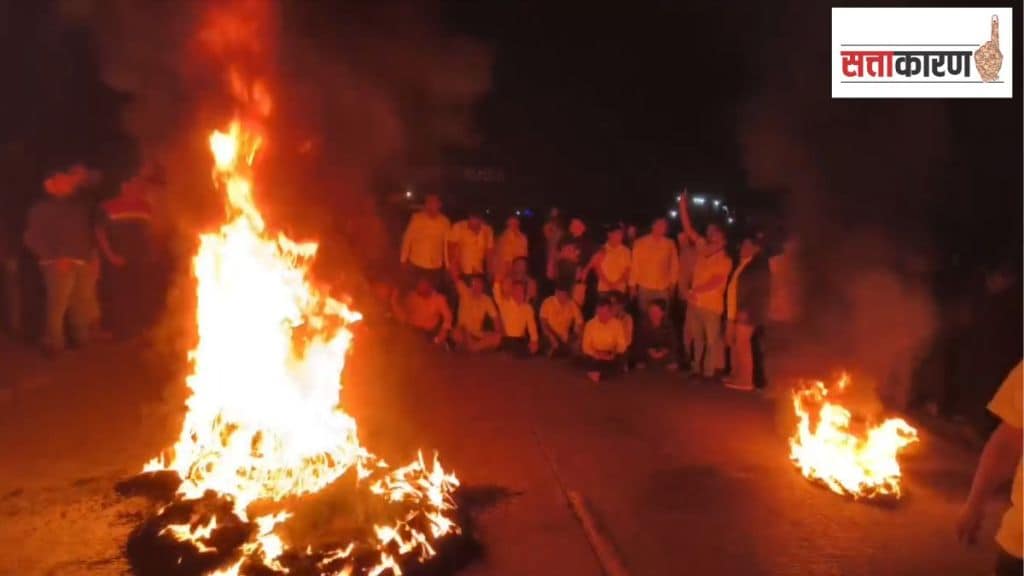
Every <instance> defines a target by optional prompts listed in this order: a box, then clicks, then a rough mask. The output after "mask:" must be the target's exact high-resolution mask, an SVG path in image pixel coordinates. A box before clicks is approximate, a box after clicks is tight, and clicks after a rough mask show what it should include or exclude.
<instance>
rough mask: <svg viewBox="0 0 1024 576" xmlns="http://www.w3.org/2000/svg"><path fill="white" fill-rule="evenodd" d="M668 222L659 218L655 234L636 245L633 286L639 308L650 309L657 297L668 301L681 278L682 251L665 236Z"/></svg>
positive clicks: (654, 228)
mask: <svg viewBox="0 0 1024 576" xmlns="http://www.w3.org/2000/svg"><path fill="white" fill-rule="evenodd" d="M667 230H668V221H667V220H665V219H664V218H658V219H657V220H655V221H654V224H652V225H651V233H650V234H647V235H645V236H643V237H641V238H638V239H637V241H636V242H635V243H634V244H633V264H632V266H631V267H630V278H629V283H630V286H632V287H633V289H634V290H635V291H636V298H637V308H638V309H639V310H643V311H646V310H647V308H648V307H649V306H650V303H651V302H652V301H654V300H664V301H666V302H668V301H669V300H670V296H671V294H672V288H673V287H674V286H675V283H676V282H677V281H678V278H679V253H678V251H677V250H676V243H675V242H673V241H672V240H670V239H669V238H668V237H666V236H665V233H666V232H667Z"/></svg>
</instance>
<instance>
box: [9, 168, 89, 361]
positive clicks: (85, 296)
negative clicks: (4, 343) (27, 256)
mask: <svg viewBox="0 0 1024 576" xmlns="http://www.w3.org/2000/svg"><path fill="white" fill-rule="evenodd" d="M95 178H96V175H95V173H93V172H90V171H89V170H88V169H87V168H86V167H85V166H83V165H81V164H77V165H75V166H73V167H72V168H71V169H69V170H68V171H66V172H57V173H55V174H53V175H51V176H50V177H48V178H47V179H46V180H45V181H44V182H43V188H44V190H45V191H46V194H47V196H46V197H45V198H43V199H41V200H39V201H38V202H37V203H36V204H35V205H34V206H32V209H31V210H30V211H29V214H28V221H27V223H26V226H25V237H24V241H25V246H26V247H28V249H29V251H30V252H32V254H33V255H35V257H36V259H37V260H38V262H39V268H40V271H41V272H42V275H43V282H44V284H45V286H46V326H45V328H44V331H43V350H44V351H45V352H46V353H48V354H55V353H58V352H60V351H61V350H63V349H64V345H65V340H64V317H65V315H67V316H68V321H69V324H70V327H71V330H72V333H71V337H72V339H73V340H74V341H75V343H77V344H79V345H83V344H85V343H86V341H87V340H88V337H89V331H90V330H92V329H93V328H94V327H95V325H96V323H97V322H98V320H99V305H98V303H97V301H96V280H97V275H98V262H97V261H96V251H95V248H94V246H93V223H92V211H91V210H90V208H89V206H88V204H87V203H86V201H85V200H84V199H82V198H81V197H80V196H79V195H78V191H79V190H80V189H81V188H82V187H83V186H84V185H85V184H86V183H87V182H89V181H90V180H92V179H95Z"/></svg>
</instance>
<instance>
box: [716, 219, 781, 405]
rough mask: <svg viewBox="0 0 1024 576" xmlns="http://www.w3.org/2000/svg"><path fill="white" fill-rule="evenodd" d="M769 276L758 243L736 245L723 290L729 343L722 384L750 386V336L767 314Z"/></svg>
mask: <svg viewBox="0 0 1024 576" xmlns="http://www.w3.org/2000/svg"><path fill="white" fill-rule="evenodd" d="M770 286H771V277H770V274H769V271H768V262H767V261H766V260H765V259H764V258H763V257H762V256H761V246H760V245H759V244H758V243H757V241H756V240H755V239H753V238H745V239H744V240H743V243H742V244H740V262H739V264H737V265H736V268H735V269H734V270H733V272H732V276H731V277H730V278H729V286H728V288H726V291H725V301H726V313H725V316H726V321H727V325H726V329H725V341H726V344H728V346H729V350H730V353H731V359H732V362H731V364H730V366H731V367H732V378H731V379H730V380H729V381H728V382H727V383H726V386H728V387H730V388H735V389H737V390H753V389H754V384H755V382H754V335H755V333H756V332H757V331H758V330H759V329H760V328H761V327H762V326H763V325H764V322H765V319H766V317H767V315H768V298H769V290H770Z"/></svg>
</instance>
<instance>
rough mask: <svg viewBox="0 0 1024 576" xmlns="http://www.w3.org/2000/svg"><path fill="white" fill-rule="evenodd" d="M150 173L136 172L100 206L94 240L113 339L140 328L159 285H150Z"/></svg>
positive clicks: (152, 255)
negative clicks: (118, 190)
mask: <svg viewBox="0 0 1024 576" xmlns="http://www.w3.org/2000/svg"><path fill="white" fill-rule="evenodd" d="M152 179H153V175H151V174H147V173H140V174H138V175H136V176H134V177H132V178H131V179H130V180H128V181H127V182H125V183H124V184H122V185H121V190H120V193H119V194H118V195H117V196H115V197H114V198H111V199H110V200H107V201H106V202H103V203H102V204H101V205H100V214H99V216H100V221H99V224H98V225H97V226H96V243H97V245H98V246H99V248H100V253H101V254H102V256H103V261H104V263H105V264H106V265H105V266H104V269H103V286H104V288H105V292H106V294H105V296H106V298H105V311H106V313H105V316H106V319H107V321H108V322H109V328H110V330H111V332H113V334H114V337H116V338H130V337H132V336H134V335H136V334H138V333H140V332H141V331H142V330H144V329H145V328H146V325H147V324H148V322H149V320H150V319H151V317H152V315H153V313H154V311H155V306H154V305H153V302H155V297H156V296H157V295H158V293H159V290H158V289H157V287H156V286H154V285H153V282H152V279H153V277H154V272H153V266H152V263H153V257H154V254H153V244H152V237H151V227H150V224H151V221H152V218H153V208H152V206H151V204H150V201H149V194H148V192H149V187H150V185H151V184H152V182H153V180H152Z"/></svg>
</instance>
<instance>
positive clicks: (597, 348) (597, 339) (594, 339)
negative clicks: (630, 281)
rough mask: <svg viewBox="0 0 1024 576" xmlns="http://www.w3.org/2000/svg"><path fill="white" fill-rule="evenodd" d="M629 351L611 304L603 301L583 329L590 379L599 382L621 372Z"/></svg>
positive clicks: (584, 356) (584, 348) (585, 362)
mask: <svg viewBox="0 0 1024 576" xmlns="http://www.w3.org/2000/svg"><path fill="white" fill-rule="evenodd" d="M627 348H628V343H627V342H626V331H625V329H624V328H623V326H622V322H621V321H619V319H618V318H616V317H615V312H614V310H613V306H612V302H611V300H610V299H609V298H607V297H602V298H600V299H599V300H598V302H597V312H596V314H595V315H594V317H593V318H591V319H590V321H588V322H587V325H586V327H584V329H583V362H584V367H585V369H586V371H587V378H590V379H591V380H592V381H594V382H600V381H601V379H602V378H607V377H608V376H611V375H612V374H614V373H615V372H618V371H620V370H621V369H622V359H623V355H624V354H625V353H626V349H627Z"/></svg>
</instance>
